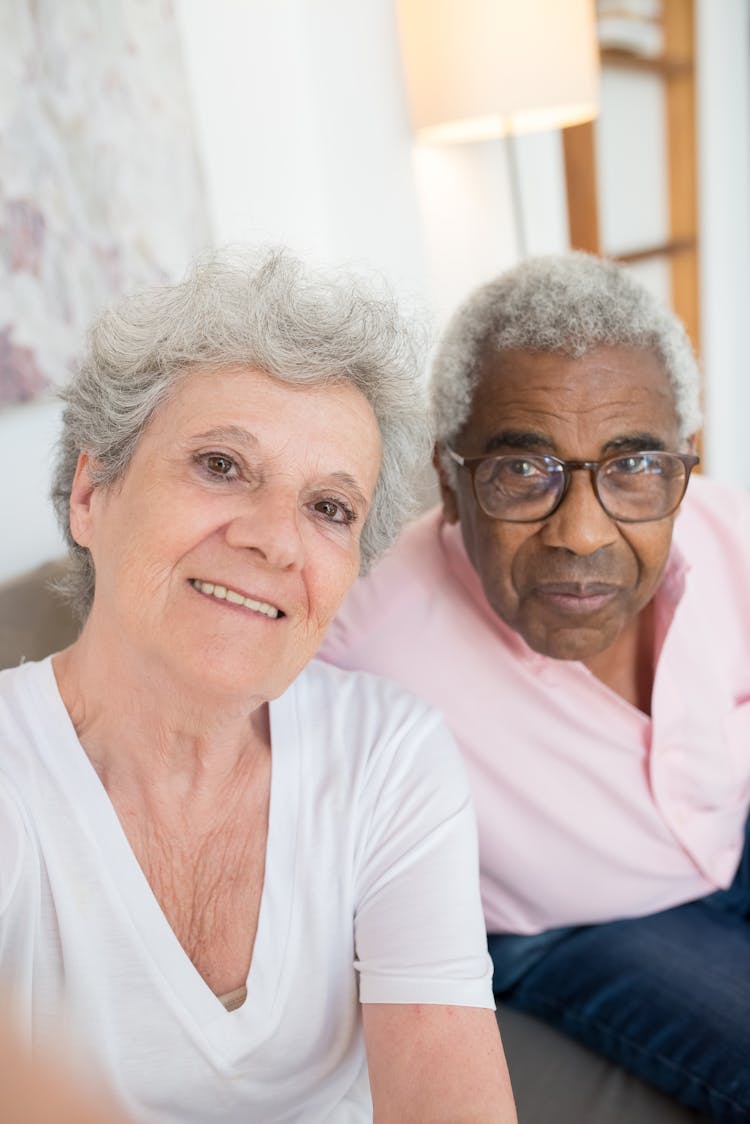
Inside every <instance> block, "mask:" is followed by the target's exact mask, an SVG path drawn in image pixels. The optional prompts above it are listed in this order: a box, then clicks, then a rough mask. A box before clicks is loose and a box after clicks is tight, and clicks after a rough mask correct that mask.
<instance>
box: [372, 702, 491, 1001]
mask: <svg viewBox="0 0 750 1124" xmlns="http://www.w3.org/2000/svg"><path fill="white" fill-rule="evenodd" d="M364 798H365V802H366V805H367V807H366V813H365V817H364V822H365V824H366V830H365V834H364V838H363V846H362V848H361V854H360V859H359V863H358V868H357V872H356V873H357V877H356V913H355V948H356V956H357V959H356V961H355V966H356V968H357V970H358V972H359V974H360V1000H361V1002H363V1003H441V1004H442V1003H445V1004H456V1005H459V1006H474V1007H487V1008H490V1009H492V1008H494V1005H495V1004H494V999H493V995H492V965H491V961H490V959H489V956H488V954H487V939H486V934H485V928H484V920H483V916H482V908H481V901H480V895H479V869H478V853H477V833H476V822H475V818H474V811H473V807H472V804H471V797H470V793H469V786H468V781H467V778H466V774H465V772H464V768H463V764H462V762H461V760H460V757H459V753H458V749H457V748H456V745H455V742H454V741H453V738H452V736H451V734H450V733H449V731H448V729H447V727H446V726H445V724H444V723H443V721H442V719H441V718H440V717H439V715H438V714H437V713H436V712H434V711H432V710H430V709H429V708H426V707H423V706H422V704H418V706H417V709H416V713H415V714H414V715H413V716H412V720H411V721H410V722H404V723H402V724H401V726H400V728H399V730H398V733H397V735H394V736H392V737H391V739H390V741H389V744H388V746H387V747H383V746H381V747H380V752H379V753H377V754H376V755H375V756H374V758H373V760H372V761H371V762H370V767H369V771H368V776H367V784H366V792H365V797H364Z"/></svg>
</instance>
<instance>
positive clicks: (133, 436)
mask: <svg viewBox="0 0 750 1124" xmlns="http://www.w3.org/2000/svg"><path fill="white" fill-rule="evenodd" d="M421 350H422V349H421V345H420V342H419V340H418V336H417V334H416V333H415V332H414V331H413V330H412V329H410V328H409V327H407V325H406V323H405V321H404V320H403V319H402V317H401V315H400V313H399V311H398V309H397V307H396V304H395V302H394V300H393V298H392V296H390V295H389V294H388V293H386V292H385V291H383V287H382V286H378V287H375V286H373V285H372V284H365V283H363V282H362V281H361V280H360V279H359V278H356V277H354V276H351V275H345V274H339V273H331V274H323V273H319V272H313V271H310V270H308V269H306V268H304V267H303V266H302V264H301V263H300V262H299V261H298V260H297V259H296V258H294V257H293V256H292V255H291V254H290V253H288V252H287V251H285V250H280V249H271V250H268V249H266V250H261V251H237V250H233V251H229V252H227V251H223V252H220V253H217V254H212V255H210V256H208V257H205V258H203V259H201V260H199V261H198V262H197V263H196V264H195V265H194V266H193V268H192V269H191V271H190V272H189V273H188V275H187V276H186V278H185V279H184V280H183V281H182V282H180V283H178V284H175V285H164V286H160V287H156V288H152V289H148V290H145V291H144V292H141V293H138V294H136V295H134V296H130V297H127V298H125V299H123V300H122V301H120V302H119V303H117V304H116V305H114V306H113V307H112V308H110V309H108V310H107V311H105V312H104V313H103V314H102V315H101V316H100V317H99V318H98V320H97V321H96V322H95V323H94V325H93V327H92V328H91V330H90V332H89V337H88V348H87V353H86V355H85V357H84V359H83V361H82V363H81V365H80V367H79V369H78V371H77V373H76V374H75V375H74V377H73V378H72V380H71V382H70V383H69V384H68V385H67V386H66V387H65V388H64V389H63V391H62V392H61V397H62V398H63V401H64V403H65V407H64V411H63V423H62V435H61V438H60V441H59V445H58V455H57V463H56V467H55V472H54V477H53V485H52V500H53V503H54V506H55V511H56V515H57V519H58V522H59V524H60V527H61V529H62V531H63V534H64V535H65V538H66V540H67V543H68V546H69V550H70V554H71V560H72V561H71V570H70V578H69V579H68V580H66V581H65V583H64V586H63V588H62V592H63V593H65V594H66V595H67V596H68V597H69V599H70V600H71V602H72V603H73V606H74V608H75V609H76V611H77V613H78V615H79V617H80V618H81V619H84V618H85V616H86V614H87V613H88V611H89V609H90V607H91V602H92V600H93V594H94V569H93V564H92V560H91V556H90V554H89V551H88V550H87V549H86V548H84V547H81V546H79V545H78V544H77V543H76V542H75V541H74V540H73V537H72V535H71V533H70V523H69V508H70V493H71V487H72V483H73V477H74V474H75V469H76V463H77V460H78V456H79V454H80V453H81V452H86V453H88V454H89V456H90V457H91V458H92V459H93V461H94V472H95V477H94V482H95V484H96V485H97V486H101V487H106V486H109V485H111V484H113V483H114V482H116V481H117V480H119V479H120V478H121V477H122V475H123V474H124V472H125V470H126V468H127V467H128V464H129V463H130V460H131V458H132V456H133V454H134V452H135V449H136V447H137V445H138V441H139V439H140V437H141V435H142V433H143V431H144V429H145V428H146V426H147V425H148V424H149V422H150V420H151V419H152V418H153V416H154V414H155V412H156V411H157V410H158V409H159V407H160V406H162V405H163V404H164V403H165V402H166V401H167V399H168V398H169V396H170V395H171V394H172V393H173V392H174V390H175V388H176V387H177V385H178V384H179V382H180V379H181V378H182V377H183V376H184V375H185V374H187V373H189V372H190V371H191V370H194V369H195V368H197V367H200V368H209V369H212V370H216V371H220V370H226V369H228V368H232V367H238V366H242V367H254V368H256V369H258V370H260V371H263V372H265V373H266V374H269V375H272V376H273V377H274V378H278V379H280V380H282V381H284V382H287V383H292V384H295V385H303V386H305V385H306V386H317V385H320V384H325V383H351V384H352V385H353V386H355V387H356V388H357V389H358V390H359V391H360V392H361V393H362V394H363V395H364V397H365V398H366V399H367V401H368V402H369V403H370V406H371V407H372V410H373V412H374V414H375V417H376V419H377V423H378V426H379V428H380V435H381V439H382V445H383V459H382V466H381V470H380V476H379V479H378V483H377V487H376V490H375V494H374V497H373V503H372V507H371V509H370V512H369V515H368V518H367V521H366V523H365V526H364V528H363V532H362V540H361V560H362V561H361V568H362V572H364V571H366V569H367V568H368V566H369V565H370V563H371V562H372V561H373V560H374V559H375V558H376V557H377V556H378V555H379V554H380V553H382V551H384V550H385V549H386V548H387V547H388V546H389V545H390V543H391V542H392V540H393V539H394V538H395V537H396V535H397V533H398V531H399V530H400V528H401V525H402V523H403V522H404V520H405V519H407V518H408V517H409V516H410V515H411V514H413V506H412V505H413V498H412V497H413V495H414V487H413V483H414V477H415V475H416V474H417V473H418V471H419V469H420V468H421V467H422V466H423V464H424V463H425V462H426V461H427V459H428V456H429V449H430V437H431V435H430V430H429V420H428V410H427V408H426V403H425V397H424V394H423V391H422V390H421V387H420V381H419V374H420V356H421Z"/></svg>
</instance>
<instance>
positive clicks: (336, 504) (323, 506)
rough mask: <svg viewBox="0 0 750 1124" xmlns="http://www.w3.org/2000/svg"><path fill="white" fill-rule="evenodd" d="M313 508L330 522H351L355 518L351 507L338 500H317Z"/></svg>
mask: <svg viewBox="0 0 750 1124" xmlns="http://www.w3.org/2000/svg"><path fill="white" fill-rule="evenodd" d="M313 508H314V510H315V511H317V513H318V514H319V515H322V516H323V517H324V518H325V519H327V520H328V521H329V522H330V523H353V522H354V520H355V519H356V515H355V514H354V512H353V511H352V509H351V508H350V507H349V506H348V505H347V504H344V503H341V502H340V501H339V500H318V501H317V503H314V504H313Z"/></svg>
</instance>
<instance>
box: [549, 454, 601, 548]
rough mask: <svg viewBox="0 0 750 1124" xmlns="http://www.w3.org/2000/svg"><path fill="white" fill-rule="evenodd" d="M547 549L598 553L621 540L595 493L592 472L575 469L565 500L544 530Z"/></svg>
mask: <svg viewBox="0 0 750 1124" xmlns="http://www.w3.org/2000/svg"><path fill="white" fill-rule="evenodd" d="M541 534H542V538H543V541H544V543H545V545H546V546H555V547H561V548H563V549H565V550H569V551H571V552H572V553H573V554H581V555H584V554H594V553H595V551H597V550H601V549H602V547H605V546H610V545H611V544H612V543H614V542H615V541H616V540H617V537H618V534H619V532H618V529H617V524H616V523H615V521H614V520H613V519H612V518H611V517H610V516H609V515H607V513H606V511H605V510H604V508H603V507H602V505H601V504H600V503H599V500H598V498H597V495H596V491H595V490H594V480H593V477H592V474H591V471H590V469H574V470H573V471H572V472H571V477H570V485H569V487H568V490H567V492H566V494H565V498H564V499H563V501H562V503H561V504H560V506H559V507H558V509H557V510H556V511H554V512H553V513H552V515H550V516H549V518H548V519H547V520H546V521H545V524H544V527H543V528H542V531H541Z"/></svg>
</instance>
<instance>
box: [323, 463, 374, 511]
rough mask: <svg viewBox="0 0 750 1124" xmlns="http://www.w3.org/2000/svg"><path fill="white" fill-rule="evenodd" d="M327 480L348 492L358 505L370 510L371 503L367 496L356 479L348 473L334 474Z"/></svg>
mask: <svg viewBox="0 0 750 1124" xmlns="http://www.w3.org/2000/svg"><path fill="white" fill-rule="evenodd" d="M327 479H328V480H331V481H332V482H333V483H334V484H338V485H339V486H340V487H342V488H343V489H344V490H345V491H346V492H348V493H349V495H350V496H351V498H352V500H353V501H354V502H355V503H356V504H358V505H360V506H361V507H363V508H365V510H367V509H368V508H369V506H370V501H369V500H368V498H367V496H366V495H365V494H364V492H363V491H362V489H361V488H360V486H359V484H358V483H357V481H356V480H355V479H354V477H353V476H350V475H349V473H348V472H332V473H330V475H329V476H328V477H327Z"/></svg>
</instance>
